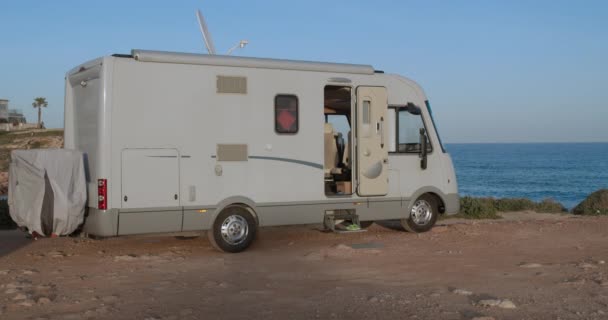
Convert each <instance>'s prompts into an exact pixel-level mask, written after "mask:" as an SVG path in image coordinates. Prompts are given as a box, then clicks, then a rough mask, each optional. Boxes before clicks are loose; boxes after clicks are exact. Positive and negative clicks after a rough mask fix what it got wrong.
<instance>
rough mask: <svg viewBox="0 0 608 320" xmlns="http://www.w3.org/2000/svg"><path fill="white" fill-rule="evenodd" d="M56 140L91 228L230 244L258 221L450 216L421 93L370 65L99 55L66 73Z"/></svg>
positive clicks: (439, 153) (446, 181) (451, 187)
mask: <svg viewBox="0 0 608 320" xmlns="http://www.w3.org/2000/svg"><path fill="white" fill-rule="evenodd" d="M65 147H66V148H69V149H76V150H80V151H82V152H84V153H85V155H86V156H85V167H86V175H87V184H88V199H89V200H88V216H87V218H86V222H85V226H84V230H85V232H87V233H89V234H92V235H97V236H117V235H127V234H139V233H156V232H180V231H197V230H210V231H209V232H208V234H209V238H210V240H211V242H212V243H213V244H214V245H215V246H216V247H217V248H218V249H220V250H223V251H227V252H238V251H241V250H244V249H245V248H247V247H248V246H249V245H250V243H251V242H252V240H253V239H254V237H255V234H256V231H257V229H258V227H262V226H275V225H289V224H310V223H325V225H326V226H327V227H328V228H333V226H334V224H335V223H336V222H339V221H343V220H347V221H349V222H351V223H353V224H355V225H360V226H361V227H363V228H365V227H367V226H368V225H369V224H371V223H372V222H373V221H375V220H376V221H377V220H386V219H401V222H402V225H403V227H404V228H405V229H407V230H409V231H413V232H424V231H427V230H429V229H430V228H431V227H432V226H433V225H434V223H435V220H436V219H437V216H438V214H452V213H456V212H458V210H459V197H458V188H457V183H456V176H455V173H454V168H453V165H452V161H451V159H450V156H449V155H448V154H447V153H446V152H445V150H444V148H443V146H442V144H441V140H440V138H439V135H438V134H437V129H436V127H435V125H434V121H433V116H432V112H431V108H430V105H429V103H428V99H427V97H426V96H425V94H424V92H423V90H422V89H421V88H420V86H419V85H418V84H416V83H415V82H414V81H412V80H409V79H406V78H404V77H401V76H399V75H393V74H385V73H383V72H381V71H377V70H374V68H373V67H372V66H369V65H353V64H337V63H321V62H306V61H290V60H275V59H260V58H244V57H232V56H218V55H204V54H187V53H170V52H158V51H144V50H133V51H132V53H131V54H130V55H113V56H107V57H102V58H99V59H96V60H93V61H90V62H87V63H84V64H82V65H80V66H78V67H76V68H74V69H73V70H71V71H69V72H68V73H67V75H66V92H65Z"/></svg>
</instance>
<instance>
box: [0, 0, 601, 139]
mask: <svg viewBox="0 0 608 320" xmlns="http://www.w3.org/2000/svg"><path fill="white" fill-rule="evenodd" d="M197 8H201V9H202V10H203V13H204V14H205V17H206V18H207V23H208V25H209V28H210V30H211V32H212V34H213V38H214V40H215V44H216V48H217V49H218V51H220V52H224V51H226V50H227V49H228V48H230V47H231V46H232V45H234V44H236V43H237V42H238V41H239V40H240V39H248V40H249V41H250V44H249V46H247V47H246V48H245V49H244V50H240V51H237V52H236V54H238V55H244V56H258V57H274V58H286V59H303V60H320V61H332V62H348V63H365V64H372V65H373V66H374V67H375V68H376V69H380V70H385V71H386V72H391V73H398V74H402V75H405V76H407V77H410V78H412V79H414V80H416V81H417V82H419V83H420V84H421V85H422V86H423V88H424V89H425V91H426V93H427V95H428V96H429V98H430V100H431V104H432V106H433V109H434V113H435V116H436V120H437V123H438V125H439V130H440V132H441V134H442V136H443V139H444V141H446V142H557V141H567V142H571V141H608V125H606V124H607V123H608V2H607V1H591V0H589V1H580V2H578V1H555V0H554V1H380V0H376V1H316V0H314V1H190V0H182V1H168V0H167V1H113V0H112V1H108V0H106V1H72V0H64V1H43V0H39V1H31V0H21V1H8V0H3V1H2V2H0V12H1V13H2V16H1V17H0V98H7V99H10V100H11V106H12V107H18V108H21V109H23V110H24V111H25V112H26V115H27V117H28V118H29V119H31V120H32V121H35V111H34V110H33V108H32V107H31V102H32V100H33V98H34V97H36V96H45V97H47V99H48V101H49V108H48V109H47V110H45V111H44V118H43V119H44V121H45V123H46V124H47V126H48V127H61V126H62V125H63V93H64V82H63V77H64V74H65V72H66V71H67V70H69V69H70V68H72V67H74V66H76V65H78V64H80V63H82V62H84V61H86V60H90V59H92V58H96V57H99V56H103V55H108V54H112V53H129V52H130V50H131V49H133V48H139V49H154V50H166V51H185V52H203V51H204V45H203V42H202V41H201V36H200V33H199V30H198V26H197V22H196V17H195V14H194V12H195V9H197Z"/></svg>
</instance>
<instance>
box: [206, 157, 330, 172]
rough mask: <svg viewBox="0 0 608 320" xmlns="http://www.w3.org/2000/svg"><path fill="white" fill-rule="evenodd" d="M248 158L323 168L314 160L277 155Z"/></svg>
mask: <svg viewBox="0 0 608 320" xmlns="http://www.w3.org/2000/svg"><path fill="white" fill-rule="evenodd" d="M211 158H212V159H215V158H217V157H216V156H215V155H212V156H211ZM248 158H249V159H258V160H274V161H283V162H290V163H295V164H301V165H304V166H309V167H313V168H315V169H321V170H323V165H322V164H318V163H314V162H310V161H304V160H298V159H289V158H279V157H265V156H249V157H248Z"/></svg>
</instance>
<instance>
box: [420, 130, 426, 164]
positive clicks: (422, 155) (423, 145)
mask: <svg viewBox="0 0 608 320" xmlns="http://www.w3.org/2000/svg"><path fill="white" fill-rule="evenodd" d="M426 142H427V137H426V131H425V130H424V128H420V168H421V169H422V170H425V169H426V162H427V161H426V158H427V157H426V155H427V151H426Z"/></svg>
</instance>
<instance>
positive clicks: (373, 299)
mask: <svg viewBox="0 0 608 320" xmlns="http://www.w3.org/2000/svg"><path fill="white" fill-rule="evenodd" d="M378 301H379V299H378V297H374V296H371V297H369V298H368V299H367V302H371V303H376V302H378Z"/></svg>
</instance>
